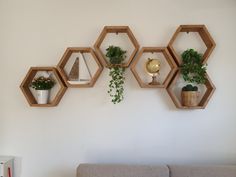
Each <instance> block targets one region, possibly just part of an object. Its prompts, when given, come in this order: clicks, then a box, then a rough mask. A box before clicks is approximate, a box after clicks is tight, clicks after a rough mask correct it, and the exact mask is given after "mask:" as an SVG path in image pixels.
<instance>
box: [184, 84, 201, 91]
mask: <svg viewBox="0 0 236 177" xmlns="http://www.w3.org/2000/svg"><path fill="white" fill-rule="evenodd" d="M182 91H198V87H197V86H193V85H191V84H188V85H186V86H184V87H183V88H182Z"/></svg>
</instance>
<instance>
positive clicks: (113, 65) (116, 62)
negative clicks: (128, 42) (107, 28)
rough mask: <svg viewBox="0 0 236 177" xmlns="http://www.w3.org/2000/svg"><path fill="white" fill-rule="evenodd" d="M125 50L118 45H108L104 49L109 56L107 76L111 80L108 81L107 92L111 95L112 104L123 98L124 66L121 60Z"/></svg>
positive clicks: (123, 58)
mask: <svg viewBox="0 0 236 177" xmlns="http://www.w3.org/2000/svg"><path fill="white" fill-rule="evenodd" d="M125 53H126V51H124V50H122V49H121V48H120V47H118V46H109V47H108V48H107V49H106V57H108V58H109V62H110V65H109V69H110V72H109V76H111V80H110V83H109V90H108V93H109V94H110V96H111V97H112V100H111V101H112V102H113V103H114V104H116V103H119V102H121V101H122V100H123V99H124V95H123V93H124V87H123V84H124V80H125V77H124V72H125V68H124V67H122V62H123V61H124V60H125V58H126V56H125Z"/></svg>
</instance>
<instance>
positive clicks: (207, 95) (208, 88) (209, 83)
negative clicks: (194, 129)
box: [167, 70, 216, 109]
mask: <svg viewBox="0 0 236 177" xmlns="http://www.w3.org/2000/svg"><path fill="white" fill-rule="evenodd" d="M179 77H181V73H180V70H179V71H178V72H177V73H176V74H175V76H174V77H173V80H172V81H171V83H170V85H169V86H168V87H167V92H168V94H169V96H170V97H171V99H172V101H173V102H174V104H175V106H176V107H177V108H179V109H204V108H205V107H206V106H207V104H208V102H209V100H210V98H211V97H212V95H213V93H214V92H215V89H216V88H215V86H214V84H213V83H212V81H211V79H210V77H209V75H208V74H206V78H207V81H206V83H205V84H204V85H205V86H206V91H205V93H204V95H203V97H202V98H201V100H200V101H199V104H198V106H194V107H188V106H183V105H182V103H181V100H179V99H178V98H177V96H176V94H175V93H174V92H173V87H174V86H175V84H176V82H177V80H178V79H179Z"/></svg>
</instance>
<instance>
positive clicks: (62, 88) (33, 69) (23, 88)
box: [20, 67, 67, 107]
mask: <svg viewBox="0 0 236 177" xmlns="http://www.w3.org/2000/svg"><path fill="white" fill-rule="evenodd" d="M38 71H48V72H52V73H53V75H54V76H55V77H56V80H57V84H59V85H60V89H59V90H58V92H57V94H56V96H55V98H54V99H53V100H52V101H51V102H50V103H48V104H37V101H36V99H35V97H34V96H33V94H32V92H31V90H30V88H29V85H30V83H31V82H32V80H33V79H34V77H35V75H36V74H37V72H38ZM20 88H21V91H22V92H23V94H24V96H25V98H26V99H27V101H28V103H29V105H30V106H32V107H53V106H57V105H58V103H59V102H60V100H61V98H62V97H63V95H64V93H65V91H66V89H67V87H66V86H65V84H64V82H63V80H62V78H61V76H60V75H59V73H58V71H57V69H56V68H55V67H31V68H30V69H29V71H28V73H27V74H26V76H25V78H24V80H23V81H22V83H21V85H20Z"/></svg>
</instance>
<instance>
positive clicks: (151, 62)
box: [146, 58, 161, 76]
mask: <svg viewBox="0 0 236 177" xmlns="http://www.w3.org/2000/svg"><path fill="white" fill-rule="evenodd" d="M160 67H161V63H160V61H159V60H158V59H151V58H148V60H147V62H146V71H147V72H148V73H149V74H150V75H152V76H154V75H157V74H158V73H159V71H160Z"/></svg>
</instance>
